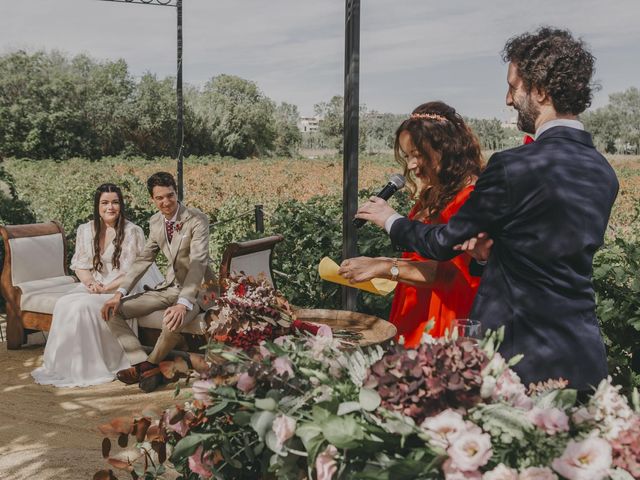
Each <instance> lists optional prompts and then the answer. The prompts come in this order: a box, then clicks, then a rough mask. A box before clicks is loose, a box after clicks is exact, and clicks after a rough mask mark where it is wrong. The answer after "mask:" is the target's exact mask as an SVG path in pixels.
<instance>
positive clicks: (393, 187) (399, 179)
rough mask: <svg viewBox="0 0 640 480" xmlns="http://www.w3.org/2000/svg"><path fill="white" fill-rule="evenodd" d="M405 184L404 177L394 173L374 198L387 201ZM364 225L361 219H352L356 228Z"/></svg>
mask: <svg viewBox="0 0 640 480" xmlns="http://www.w3.org/2000/svg"><path fill="white" fill-rule="evenodd" d="M405 183H406V181H405V178H404V176H402V175H400V174H399V173H394V174H393V175H391V176H390V177H389V183H387V184H386V185H385V186H384V187H383V188H382V190H380V191H379V192H378V193H377V194H376V197H378V198H381V199H383V200H389V199H390V198H391V196H392V195H393V194H394V193H396V192H397V191H398V190H400V189H402V188H403V187H404V184H405ZM365 223H366V220H364V219H362V218H354V219H353V225H354V226H355V227H356V228H360V227H362V226H363V225H364V224H365Z"/></svg>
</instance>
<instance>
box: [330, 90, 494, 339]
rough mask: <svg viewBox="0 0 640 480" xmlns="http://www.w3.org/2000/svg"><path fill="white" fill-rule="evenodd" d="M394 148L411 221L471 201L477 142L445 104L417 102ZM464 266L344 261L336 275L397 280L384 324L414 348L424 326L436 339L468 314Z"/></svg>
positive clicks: (443, 216) (472, 289) (406, 257)
mask: <svg viewBox="0 0 640 480" xmlns="http://www.w3.org/2000/svg"><path fill="white" fill-rule="evenodd" d="M394 150H395V156H396V160H397V161H398V162H399V163H400V164H401V165H402V166H403V167H404V174H405V177H406V178H407V185H408V188H409V190H410V191H411V193H412V195H414V196H415V197H416V203H415V205H414V207H413V208H412V209H411V212H409V218H411V219H419V220H421V221H423V222H425V223H439V224H440V223H447V222H448V221H449V219H450V218H451V217H452V216H453V215H454V214H455V213H456V212H457V211H458V209H459V208H460V207H461V206H462V205H463V204H464V202H466V201H467V199H468V198H469V195H470V194H471V192H472V191H473V187H474V184H475V181H476V179H477V178H478V175H479V174H480V172H481V169H482V154H481V150H480V144H479V142H478V140H477V138H476V137H475V135H474V134H473V133H472V132H471V130H470V129H469V127H468V126H467V125H466V124H465V122H464V120H463V119H462V117H461V116H460V115H459V114H458V113H456V111H455V109H454V108H452V107H450V106H449V105H447V104H445V103H443V102H429V103H425V104H422V105H420V106H419V107H418V108H416V109H415V110H414V111H413V113H412V114H411V116H410V117H409V118H408V119H407V120H405V121H404V122H402V124H401V125H400V127H398V130H397V131H396V141H395V148H394ZM470 260H471V257H470V256H469V255H467V254H462V255H459V256H457V257H455V258H453V259H452V260H450V261H447V262H437V261H433V260H429V259H426V258H423V257H421V256H420V255H418V254H417V253H413V252H409V253H407V252H405V253H403V254H402V257H401V258H400V259H393V258H382V257H380V258H370V257H357V258H350V259H348V260H345V261H344V262H342V265H341V266H340V270H339V272H340V274H341V275H342V276H344V277H345V278H348V279H349V280H350V281H352V282H361V281H366V280H370V279H371V278H389V279H395V280H398V286H397V287H396V290H395V295H394V298H393V304H392V306H391V316H390V319H389V320H390V322H391V323H393V324H394V325H395V326H396V328H397V329H398V337H400V336H402V337H404V342H405V345H406V346H407V347H415V346H417V345H418V344H420V341H421V338H422V334H423V332H424V330H425V327H426V326H427V324H428V323H429V321H434V322H435V323H434V326H433V327H432V328H431V330H430V331H429V334H430V335H432V336H434V337H439V336H442V335H444V333H445V331H446V330H447V329H449V330H450V329H451V326H452V321H453V320H454V319H456V318H466V317H467V315H468V314H469V311H470V310H471V304H472V303H473V299H474V297H475V294H476V291H477V289H478V285H479V283H480V278H479V277H474V276H471V275H470V274H469V262H470Z"/></svg>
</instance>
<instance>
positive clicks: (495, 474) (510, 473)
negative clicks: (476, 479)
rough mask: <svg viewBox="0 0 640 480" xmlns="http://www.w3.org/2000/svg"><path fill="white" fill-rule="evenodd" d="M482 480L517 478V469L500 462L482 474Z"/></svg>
mask: <svg viewBox="0 0 640 480" xmlns="http://www.w3.org/2000/svg"><path fill="white" fill-rule="evenodd" d="M482 480H518V471H517V470H514V469H513V468H509V467H507V466H506V465H505V464H503V463H500V464H499V465H498V466H497V467H496V468H494V469H493V470H490V471H488V472H486V473H485V474H484V475H482Z"/></svg>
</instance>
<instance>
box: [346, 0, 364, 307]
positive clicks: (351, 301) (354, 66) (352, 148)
mask: <svg viewBox="0 0 640 480" xmlns="http://www.w3.org/2000/svg"><path fill="white" fill-rule="evenodd" d="M359 87H360V0H346V4H345V53H344V143H343V177H342V182H343V183H342V185H343V193H342V202H343V213H342V258H343V259H346V258H351V257H355V256H356V255H357V252H358V250H357V245H356V242H357V239H358V237H357V231H356V228H355V226H354V225H353V223H352V220H353V216H354V215H355V213H356V210H357V209H358V133H359V113H360V105H359V104H360V101H359V97H360V93H359ZM356 296H357V290H356V289H354V288H350V287H342V308H343V309H344V310H352V311H353V310H355V309H356Z"/></svg>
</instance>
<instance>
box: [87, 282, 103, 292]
mask: <svg viewBox="0 0 640 480" xmlns="http://www.w3.org/2000/svg"><path fill="white" fill-rule="evenodd" d="M86 287H87V290H89V293H104V285H102V284H101V283H100V282H90V283H89V284H88V285H86Z"/></svg>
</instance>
